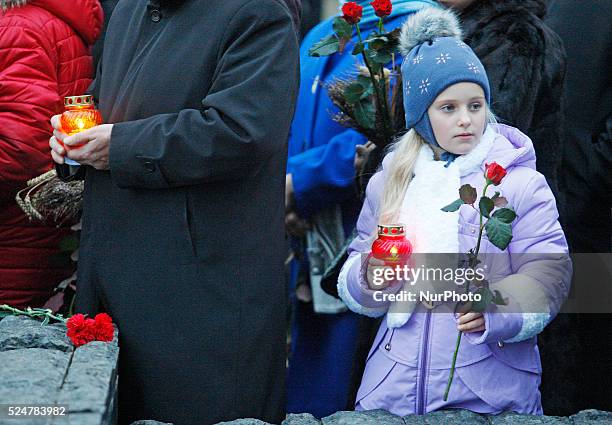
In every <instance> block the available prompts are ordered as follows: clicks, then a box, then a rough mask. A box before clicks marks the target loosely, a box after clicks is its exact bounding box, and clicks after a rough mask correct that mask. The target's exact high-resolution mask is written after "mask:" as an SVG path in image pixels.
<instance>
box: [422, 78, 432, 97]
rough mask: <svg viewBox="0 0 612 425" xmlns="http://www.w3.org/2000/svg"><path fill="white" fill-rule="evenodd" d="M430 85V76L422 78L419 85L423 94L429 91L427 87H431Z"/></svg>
mask: <svg viewBox="0 0 612 425" xmlns="http://www.w3.org/2000/svg"><path fill="white" fill-rule="evenodd" d="M430 85H431V83H430V82H429V78H425V79H424V80H421V84H420V85H419V88H420V89H421V94H423V93H427V87H429V86H430Z"/></svg>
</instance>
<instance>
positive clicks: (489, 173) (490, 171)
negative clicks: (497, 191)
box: [485, 162, 506, 186]
mask: <svg viewBox="0 0 612 425" xmlns="http://www.w3.org/2000/svg"><path fill="white" fill-rule="evenodd" d="M505 175H506V169H505V168H504V167H502V166H501V165H499V164H498V163H497V162H493V163H491V164H485V178H486V179H487V180H489V181H490V182H491V183H493V184H494V185H495V186H497V185H498V184H500V183H501V181H502V179H503V178H504V176H505Z"/></svg>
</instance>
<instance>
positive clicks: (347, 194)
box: [287, 130, 366, 218]
mask: <svg viewBox="0 0 612 425" xmlns="http://www.w3.org/2000/svg"><path fill="white" fill-rule="evenodd" d="M364 143H366V138H365V137H364V136H363V135H361V134H360V133H358V132H357V131H355V130H346V131H343V132H342V133H339V134H337V135H336V136H334V137H333V138H332V139H331V140H330V141H329V142H328V143H327V144H325V145H323V146H318V147H316V148H312V149H309V150H307V151H304V152H302V153H300V154H298V155H294V156H292V157H291V158H289V161H288V164H287V172H288V173H291V174H292V176H293V189H294V194H295V205H296V209H297V211H298V214H299V215H300V217H304V218H309V217H310V216H311V215H312V214H314V213H316V212H317V211H319V210H321V209H323V208H327V207H328V206H329V205H332V204H337V203H338V202H342V201H343V200H346V199H350V198H351V197H354V196H355V189H354V185H355V167H354V160H355V148H356V146H357V145H359V144H364Z"/></svg>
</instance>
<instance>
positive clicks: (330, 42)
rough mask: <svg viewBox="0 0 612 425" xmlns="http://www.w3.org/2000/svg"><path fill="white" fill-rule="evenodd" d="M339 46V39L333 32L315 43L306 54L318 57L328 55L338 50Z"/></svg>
mask: <svg viewBox="0 0 612 425" xmlns="http://www.w3.org/2000/svg"><path fill="white" fill-rule="evenodd" d="M339 48H340V40H339V39H338V37H336V35H335V34H332V35H330V36H328V37H325V38H324V39H323V40H321V41H319V42H318V43H315V44H314V45H313V46H312V47H311V48H310V50H308V55H309V56H313V57H315V58H318V57H320V56H329V55H332V54H334V53H336V52H337V51H338V49H339Z"/></svg>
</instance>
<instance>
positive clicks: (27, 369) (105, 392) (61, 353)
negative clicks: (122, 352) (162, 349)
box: [0, 316, 119, 425]
mask: <svg viewBox="0 0 612 425" xmlns="http://www.w3.org/2000/svg"><path fill="white" fill-rule="evenodd" d="M118 356H119V347H118V343H117V331H115V338H114V340H113V342H110V343H105V342H97V341H96V342H91V343H89V344H87V345H84V346H82V347H79V348H77V349H74V346H73V345H72V343H71V342H70V340H69V339H68V337H67V336H66V326H65V325H64V324H60V323H58V324H52V325H46V326H41V322H40V321H37V320H33V319H30V318H27V317H17V316H8V317H5V318H4V319H2V320H0V406H3V407H4V409H0V410H6V406H7V405H53V404H58V405H65V406H66V407H67V412H66V413H67V414H69V420H68V418H67V417H63V418H62V417H60V416H58V417H55V418H51V417H47V418H38V419H34V418H27V419H26V418H20V419H8V418H7V417H6V416H5V414H6V413H7V412H6V411H5V412H1V411H0V425H38V424H41V425H43V424H44V425H65V424H71V425H112V424H115V423H116V414H117V408H116V407H117V402H116V400H117V398H116V395H117V361H118ZM3 413H4V414H3Z"/></svg>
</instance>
